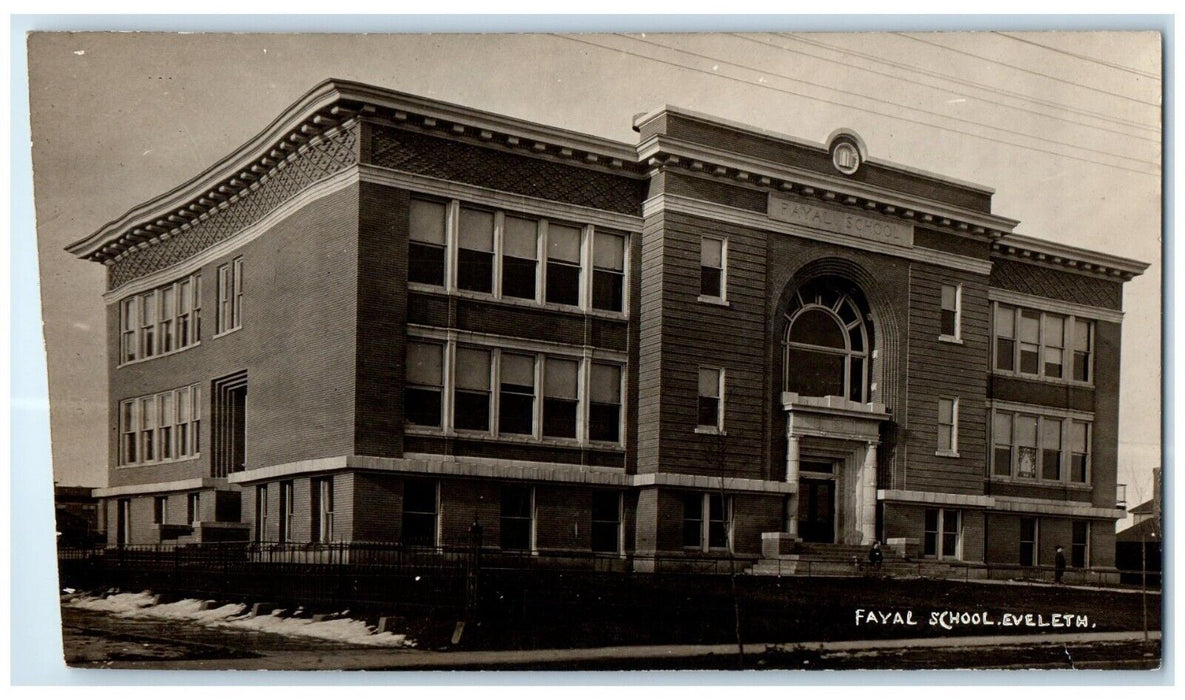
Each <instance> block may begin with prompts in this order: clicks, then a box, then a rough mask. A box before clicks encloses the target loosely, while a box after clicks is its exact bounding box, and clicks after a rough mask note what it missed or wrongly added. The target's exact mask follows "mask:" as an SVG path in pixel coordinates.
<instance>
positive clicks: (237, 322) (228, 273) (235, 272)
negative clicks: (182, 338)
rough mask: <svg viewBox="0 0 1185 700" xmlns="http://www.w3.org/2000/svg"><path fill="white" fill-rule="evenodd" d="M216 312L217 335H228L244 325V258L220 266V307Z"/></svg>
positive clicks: (215, 325) (215, 326) (215, 330)
mask: <svg viewBox="0 0 1185 700" xmlns="http://www.w3.org/2000/svg"><path fill="white" fill-rule="evenodd" d="M215 310H216V311H217V318H215V319H214V332H215V333H219V334H221V333H227V332H229V331H233V330H234V329H236V328H239V327H240V326H241V325H242V321H243V319H242V315H243V258H241V257H238V258H235V259H234V260H232V261H231V262H230V263H229V264H226V265H219V266H218V306H217V307H216V309H215Z"/></svg>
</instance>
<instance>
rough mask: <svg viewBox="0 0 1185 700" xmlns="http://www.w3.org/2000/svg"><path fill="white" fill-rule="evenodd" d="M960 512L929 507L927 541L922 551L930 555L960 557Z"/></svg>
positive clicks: (926, 519) (926, 520)
mask: <svg viewBox="0 0 1185 700" xmlns="http://www.w3.org/2000/svg"><path fill="white" fill-rule="evenodd" d="M960 515H961V514H960V512H959V511H957V510H951V509H949V508H927V509H926V517H925V543H924V546H923V549H922V552H923V554H924V555H925V556H928V557H937V558H939V559H958V558H959V544H960V532H961V530H960V525H961V520H962V518H961V517H960Z"/></svg>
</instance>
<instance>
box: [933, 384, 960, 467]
mask: <svg viewBox="0 0 1185 700" xmlns="http://www.w3.org/2000/svg"><path fill="white" fill-rule="evenodd" d="M943 401H949V402H950V418H951V423H950V444H949V445H945V446H944V445H943V444H942V441H941V435H942V433H941V432H940V431H939V430H937V428H940V427H941V426H942V425H943V423H942V402H943ZM937 405H938V414H937V418H936V420H935V428H936V429H935V433H936V437H937V438H938V446H937V449H936V450H935V452H934V454H935V455H937V456H939V457H958V456H959V397H957V396H940V397H938V404H937Z"/></svg>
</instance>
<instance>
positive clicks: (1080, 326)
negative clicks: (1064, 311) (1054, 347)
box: [1074, 319, 1090, 352]
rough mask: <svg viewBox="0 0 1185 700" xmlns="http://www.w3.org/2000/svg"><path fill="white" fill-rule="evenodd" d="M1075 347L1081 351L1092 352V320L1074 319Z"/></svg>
mask: <svg viewBox="0 0 1185 700" xmlns="http://www.w3.org/2000/svg"><path fill="white" fill-rule="evenodd" d="M1074 349H1075V350H1078V351H1080V352H1090V322H1089V321H1082V320H1078V319H1075V321H1074Z"/></svg>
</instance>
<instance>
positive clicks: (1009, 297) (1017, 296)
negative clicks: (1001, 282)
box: [988, 287, 1123, 323]
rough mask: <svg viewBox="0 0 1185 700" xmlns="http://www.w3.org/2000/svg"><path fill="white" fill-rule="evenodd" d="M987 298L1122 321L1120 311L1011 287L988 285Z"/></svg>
mask: <svg viewBox="0 0 1185 700" xmlns="http://www.w3.org/2000/svg"><path fill="white" fill-rule="evenodd" d="M988 299H989V300H990V301H999V302H1003V303H1005V304H1012V305H1014V306H1026V307H1028V308H1030V309H1039V310H1041V311H1052V312H1053V313H1057V314H1065V315H1066V316H1080V317H1082V318H1093V319H1096V320H1099V321H1107V322H1109V323H1122V322H1123V312H1122V311H1115V310H1113V309H1104V308H1101V307H1098V306H1087V305H1086V304H1076V303H1074V302H1072V301H1062V300H1060V299H1050V298H1048V297H1039V296H1035V295H1033V294H1025V293H1023V292H1014V291H1012V290H1011V289H1000V288H998V287H989V288H988Z"/></svg>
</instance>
